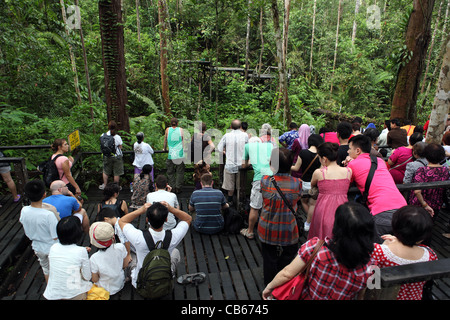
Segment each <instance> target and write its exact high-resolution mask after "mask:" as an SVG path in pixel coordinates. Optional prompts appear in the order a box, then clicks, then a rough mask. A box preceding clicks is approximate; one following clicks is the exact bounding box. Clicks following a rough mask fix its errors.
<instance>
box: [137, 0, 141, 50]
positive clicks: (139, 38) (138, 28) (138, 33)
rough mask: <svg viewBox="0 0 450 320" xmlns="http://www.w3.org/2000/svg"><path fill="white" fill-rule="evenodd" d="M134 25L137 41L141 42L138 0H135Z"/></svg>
mask: <svg viewBox="0 0 450 320" xmlns="http://www.w3.org/2000/svg"><path fill="white" fill-rule="evenodd" d="M136 26H137V35H138V42H141V20H140V18H139V0H136Z"/></svg>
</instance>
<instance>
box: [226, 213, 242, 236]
mask: <svg viewBox="0 0 450 320" xmlns="http://www.w3.org/2000/svg"><path fill="white" fill-rule="evenodd" d="M223 220H224V229H223V231H224V233H229V234H238V233H239V232H240V231H241V229H242V228H243V227H244V217H243V216H242V215H241V214H240V213H239V212H238V211H237V210H236V209H235V208H232V207H228V208H226V209H223Z"/></svg>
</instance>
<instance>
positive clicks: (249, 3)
mask: <svg viewBox="0 0 450 320" xmlns="http://www.w3.org/2000/svg"><path fill="white" fill-rule="evenodd" d="M251 5H252V0H248V12H247V34H246V36H245V80H247V79H248V59H249V54H250V24H251V19H250V8H251Z"/></svg>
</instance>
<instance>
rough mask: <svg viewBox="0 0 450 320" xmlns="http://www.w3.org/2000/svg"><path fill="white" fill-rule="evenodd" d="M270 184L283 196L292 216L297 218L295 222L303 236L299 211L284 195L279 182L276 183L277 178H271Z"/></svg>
mask: <svg viewBox="0 0 450 320" xmlns="http://www.w3.org/2000/svg"><path fill="white" fill-rule="evenodd" d="M270 182H272V183H273V185H274V187H275V189H277V191H278V193H279V195H280V196H281V198H282V199H283V201H284V203H285V204H286V205H287V206H288V208H289V210H291V212H292V214H293V215H294V217H295V220H296V222H297V228H298V232H299V234H301V233H302V232H303V229H302V228H303V219H302V218H301V217H300V215H299V214H298V213H297V211H295V210H294V208H293V207H292V204H291V203H290V202H289V201H288V199H287V198H286V196H285V195H284V193H283V192H282V191H281V189H280V187H279V186H278V184H277V182H276V181H275V177H274V176H271V177H270Z"/></svg>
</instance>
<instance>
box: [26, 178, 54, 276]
mask: <svg viewBox="0 0 450 320" xmlns="http://www.w3.org/2000/svg"><path fill="white" fill-rule="evenodd" d="M25 195H26V196H27V197H28V199H30V201H31V204H30V205H29V206H25V207H23V208H22V211H21V212H20V219H19V221H20V223H22V225H23V229H24V231H25V235H26V236H27V237H28V238H29V239H30V240H31V247H32V248H33V250H34V253H35V254H36V256H37V258H38V260H39V263H40V265H41V267H42V271H43V273H44V277H45V281H48V274H49V264H48V254H49V252H50V247H51V246H52V245H54V244H55V243H57V242H58V235H57V233H56V225H57V224H58V219H57V218H56V216H55V213H54V212H52V211H49V210H46V208H45V207H43V205H42V200H43V199H44V198H45V184H44V182H43V181H42V180H32V181H30V182H28V183H27V184H26V185H25Z"/></svg>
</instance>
